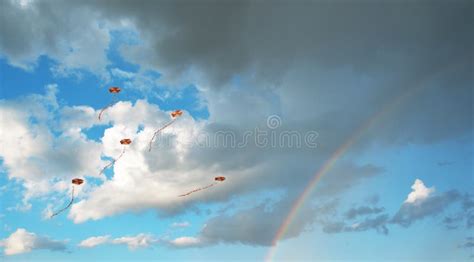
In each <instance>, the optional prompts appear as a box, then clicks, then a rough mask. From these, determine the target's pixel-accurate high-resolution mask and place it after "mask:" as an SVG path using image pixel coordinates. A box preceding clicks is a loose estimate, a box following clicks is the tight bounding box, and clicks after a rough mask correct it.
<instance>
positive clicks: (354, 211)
mask: <svg viewBox="0 0 474 262" xmlns="http://www.w3.org/2000/svg"><path fill="white" fill-rule="evenodd" d="M384 210H385V208H383V207H369V206H360V207H357V208H351V209H349V210H347V212H346V213H345V216H346V218H347V219H354V218H356V217H357V216H361V215H362V216H363V215H370V214H378V213H380V212H383V211H384Z"/></svg>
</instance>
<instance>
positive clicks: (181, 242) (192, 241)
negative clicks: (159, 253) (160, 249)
mask: <svg viewBox="0 0 474 262" xmlns="http://www.w3.org/2000/svg"><path fill="white" fill-rule="evenodd" d="M169 244H171V245H172V246H175V247H193V246H199V245H201V244H203V243H202V241H201V240H200V239H199V238H196V237H178V238H175V239H173V240H171V241H169Z"/></svg>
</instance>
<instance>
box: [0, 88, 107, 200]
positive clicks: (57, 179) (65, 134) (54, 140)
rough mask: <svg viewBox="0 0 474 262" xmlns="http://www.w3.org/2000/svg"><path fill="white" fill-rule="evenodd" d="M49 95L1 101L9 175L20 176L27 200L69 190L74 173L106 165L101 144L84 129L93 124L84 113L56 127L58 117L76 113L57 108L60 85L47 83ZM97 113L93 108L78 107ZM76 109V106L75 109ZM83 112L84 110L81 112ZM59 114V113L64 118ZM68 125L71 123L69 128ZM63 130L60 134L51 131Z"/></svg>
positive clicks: (2, 152) (1, 136)
mask: <svg viewBox="0 0 474 262" xmlns="http://www.w3.org/2000/svg"><path fill="white" fill-rule="evenodd" d="M46 91H47V92H46V94H45V95H30V96H27V97H24V98H20V99H17V100H9V101H7V100H0V116H1V118H2V124H5V125H6V126H8V128H3V129H2V130H1V131H0V143H1V144H2V145H3V146H2V147H0V157H1V158H2V159H3V166H4V167H5V168H6V170H7V171H8V177H9V178H10V179H19V180H20V181H22V182H23V186H24V188H25V189H26V192H25V195H24V203H23V204H24V205H27V202H28V199H29V198H31V197H33V196H41V195H46V194H48V193H50V192H51V191H59V192H65V191H67V190H68V189H69V186H68V185H69V184H64V181H70V179H71V178H74V177H84V176H97V175H98V172H97V169H98V168H99V167H100V166H102V165H103V163H104V161H102V160H101V159H100V154H101V145H100V144H99V143H97V142H94V141H92V140H89V139H88V138H87V137H86V136H85V135H84V134H83V133H81V130H82V129H83V128H87V127H88V126H90V125H89V124H88V123H87V122H88V121H89V120H85V118H86V116H87V114H83V116H82V117H80V120H74V121H73V119H72V118H71V117H65V118H64V123H62V122H61V120H60V123H59V126H60V127H61V126H62V127H64V128H59V130H56V129H55V127H54V126H55V124H53V123H54V121H55V119H54V116H55V115H57V114H59V115H61V113H60V111H62V115H63V116H65V115H73V114H72V111H71V110H73V111H74V110H76V109H74V108H73V109H68V108H65V109H62V108H59V107H58V105H57V102H56V92H57V88H56V86H55V85H49V86H47V88H46ZM79 109H80V110H79V111H84V112H86V113H89V115H93V111H94V110H93V109H91V108H87V107H79ZM76 111H77V110H76ZM81 113H82V112H81ZM60 119H61V118H60ZM66 126H67V128H66ZM54 131H60V135H59V136H56V135H54V134H53V132H54Z"/></svg>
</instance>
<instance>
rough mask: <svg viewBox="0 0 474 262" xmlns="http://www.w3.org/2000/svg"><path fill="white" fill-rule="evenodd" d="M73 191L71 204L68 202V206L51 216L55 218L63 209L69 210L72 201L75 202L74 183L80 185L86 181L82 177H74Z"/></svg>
mask: <svg viewBox="0 0 474 262" xmlns="http://www.w3.org/2000/svg"><path fill="white" fill-rule="evenodd" d="M71 183H72V192H71V201H69V204H67V206H66V207H64V208H62V209H60V210H58V211H56V212H55V213H54V214H52V215H51V217H50V218H53V217H54V216H56V215H59V214H60V213H62V212H63V211H65V210H67V209H68V208H69V207H71V205H72V203H73V202H74V185H77V186H80V185H81V184H82V183H84V180H83V179H81V178H74V179H73V180H72V181H71Z"/></svg>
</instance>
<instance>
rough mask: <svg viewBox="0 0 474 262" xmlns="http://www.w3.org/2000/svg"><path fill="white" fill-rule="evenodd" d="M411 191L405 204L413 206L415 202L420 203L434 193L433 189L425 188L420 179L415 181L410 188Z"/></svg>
mask: <svg viewBox="0 0 474 262" xmlns="http://www.w3.org/2000/svg"><path fill="white" fill-rule="evenodd" d="M411 188H412V191H411V192H410V194H408V196H407V199H406V200H405V203H408V204H414V203H417V202H421V201H423V200H425V199H427V198H428V197H429V196H430V195H431V194H433V193H434V192H435V188H434V187H430V188H428V187H426V186H425V184H424V183H423V181H421V180H420V179H416V180H415V182H414V183H413V185H412V186H411Z"/></svg>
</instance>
